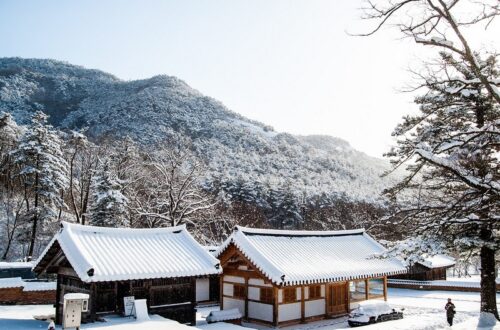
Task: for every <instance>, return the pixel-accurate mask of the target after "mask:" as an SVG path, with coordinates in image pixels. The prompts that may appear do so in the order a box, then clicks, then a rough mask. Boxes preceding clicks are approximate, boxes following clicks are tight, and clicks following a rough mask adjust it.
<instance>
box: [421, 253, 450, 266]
mask: <svg viewBox="0 0 500 330" xmlns="http://www.w3.org/2000/svg"><path fill="white" fill-rule="evenodd" d="M419 263H420V264H422V265H424V266H425V267H427V268H441V267H451V266H453V265H455V259H454V258H452V257H449V256H445V255H443V254H437V255H435V256H432V257H427V258H425V259H424V261H421V262H419Z"/></svg>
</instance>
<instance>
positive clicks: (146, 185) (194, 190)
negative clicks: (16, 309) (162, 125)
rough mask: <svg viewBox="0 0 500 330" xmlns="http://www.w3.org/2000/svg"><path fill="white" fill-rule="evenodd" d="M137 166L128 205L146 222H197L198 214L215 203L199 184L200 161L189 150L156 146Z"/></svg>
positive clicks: (150, 223)
mask: <svg viewBox="0 0 500 330" xmlns="http://www.w3.org/2000/svg"><path fill="white" fill-rule="evenodd" d="M138 166H140V168H141V170H139V171H135V173H136V175H137V176H138V177H136V178H135V179H133V180H132V181H133V182H134V189H131V191H132V192H133V194H134V195H133V196H130V197H129V199H130V208H131V210H132V212H133V213H134V214H136V215H137V216H138V217H139V218H140V219H141V221H142V222H143V223H144V225H145V226H147V227H166V226H177V225H179V224H184V223H185V224H188V225H197V224H196V219H198V216H199V215H200V214H201V213H202V212H203V211H207V210H209V209H211V208H212V207H213V206H214V205H215V202H214V201H213V199H212V197H211V195H210V194H208V193H206V192H205V191H204V190H203V189H201V187H200V179H201V175H202V173H203V170H202V164H201V162H200V161H199V160H198V159H196V157H194V156H193V155H192V154H191V153H190V152H189V151H184V150H182V149H181V148H172V149H170V148H167V147H159V148H158V149H155V150H154V151H151V152H148V153H146V154H145V155H144V163H143V164H138Z"/></svg>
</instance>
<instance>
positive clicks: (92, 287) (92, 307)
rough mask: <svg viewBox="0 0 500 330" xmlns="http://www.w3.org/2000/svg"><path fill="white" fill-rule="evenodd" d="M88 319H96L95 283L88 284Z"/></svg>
mask: <svg viewBox="0 0 500 330" xmlns="http://www.w3.org/2000/svg"><path fill="white" fill-rule="evenodd" d="M89 298H90V302H89V305H90V306H89V307H90V319H91V320H92V321H95V320H96V319H97V314H96V313H97V311H96V310H97V302H96V300H97V285H96V284H95V283H91V284H90V297H89Z"/></svg>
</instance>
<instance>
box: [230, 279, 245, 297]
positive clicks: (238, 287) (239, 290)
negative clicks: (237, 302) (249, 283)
mask: <svg viewBox="0 0 500 330" xmlns="http://www.w3.org/2000/svg"><path fill="white" fill-rule="evenodd" d="M246 297H247V290H246V287H245V285H244V284H236V283H234V284H233V298H237V299H246Z"/></svg>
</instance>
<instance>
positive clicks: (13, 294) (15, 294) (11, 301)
mask: <svg viewBox="0 0 500 330" xmlns="http://www.w3.org/2000/svg"><path fill="white" fill-rule="evenodd" d="M55 302H56V290H46V291H24V289H23V288H4V289H0V305H38V304H54V303H55Z"/></svg>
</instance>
